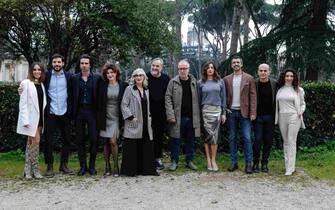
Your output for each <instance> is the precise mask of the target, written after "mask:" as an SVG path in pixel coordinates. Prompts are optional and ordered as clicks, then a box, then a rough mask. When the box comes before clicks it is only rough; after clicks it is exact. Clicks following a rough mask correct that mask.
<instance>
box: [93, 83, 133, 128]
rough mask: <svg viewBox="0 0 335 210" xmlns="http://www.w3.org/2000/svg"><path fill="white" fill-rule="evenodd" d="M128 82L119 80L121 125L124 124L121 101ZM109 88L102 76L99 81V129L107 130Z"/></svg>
mask: <svg viewBox="0 0 335 210" xmlns="http://www.w3.org/2000/svg"><path fill="white" fill-rule="evenodd" d="M127 86H128V84H127V83H125V82H122V81H119V95H118V104H119V126H120V128H121V127H122V126H123V122H124V121H123V117H122V113H121V101H122V97H123V94H124V91H125V89H126V87H127ZM107 90H108V83H107V82H106V81H105V80H103V79H102V78H101V77H100V79H99V81H98V104H97V128H98V130H106V115H107Z"/></svg>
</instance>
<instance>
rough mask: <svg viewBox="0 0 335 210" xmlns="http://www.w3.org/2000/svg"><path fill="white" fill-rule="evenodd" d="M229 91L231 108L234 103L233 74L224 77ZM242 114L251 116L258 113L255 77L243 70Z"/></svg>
mask: <svg viewBox="0 0 335 210" xmlns="http://www.w3.org/2000/svg"><path fill="white" fill-rule="evenodd" d="M223 80H224V82H225V84H226V91H227V108H228V110H231V105H232V103H233V74H230V75H228V76H225V77H224V78H223ZM240 94H241V99H240V100H241V104H240V107H241V115H242V116H243V117H244V118H250V115H254V116H255V117H256V115H257V94H256V85H255V80H254V78H253V77H252V76H251V75H250V74H247V73H245V72H242V79H241V91H240Z"/></svg>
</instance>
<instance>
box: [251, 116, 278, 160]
mask: <svg viewBox="0 0 335 210" xmlns="http://www.w3.org/2000/svg"><path fill="white" fill-rule="evenodd" d="M254 125H255V127H254V130H255V142H254V145H253V152H254V163H259V159H260V155H261V150H262V161H261V163H262V165H264V164H267V163H268V160H269V156H270V151H271V147H272V141H273V130H274V121H273V116H272V115H260V116H257V119H256V120H255V124H254Z"/></svg>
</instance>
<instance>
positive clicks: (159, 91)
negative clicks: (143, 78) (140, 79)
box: [147, 72, 170, 123]
mask: <svg viewBox="0 0 335 210" xmlns="http://www.w3.org/2000/svg"><path fill="white" fill-rule="evenodd" d="M147 77H148V89H149V92H150V94H149V101H150V112H151V115H152V118H153V120H155V121H157V120H159V121H160V122H161V123H165V121H166V114H165V92H166V89H167V86H168V84H169V81H170V78H169V76H168V75H166V74H163V73H161V76H160V77H158V78H157V77H154V76H152V74H151V73H150V72H148V73H147ZM154 118H155V119H154Z"/></svg>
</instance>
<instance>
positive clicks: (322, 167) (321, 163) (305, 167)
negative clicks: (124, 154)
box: [0, 150, 335, 181]
mask: <svg viewBox="0 0 335 210" xmlns="http://www.w3.org/2000/svg"><path fill="white" fill-rule="evenodd" d="M184 160H185V159H184V156H181V159H180V161H179V167H178V169H177V171H176V172H169V171H167V170H165V171H164V172H163V173H170V174H176V175H181V174H183V173H185V172H187V171H189V169H187V168H185V164H184V163H185V161H184ZM119 162H121V161H119ZM164 162H165V163H167V164H165V165H166V166H168V164H169V158H168V156H167V155H166V156H165V158H164ZM217 162H218V165H219V168H220V171H221V172H222V171H223V172H227V168H228V166H229V164H230V158H229V154H226V153H224V154H219V155H218V157H217ZM194 163H195V164H196V165H197V166H198V167H199V172H206V171H207V165H206V160H205V157H204V155H203V154H201V153H198V154H196V156H195V159H194ZM296 166H297V171H303V172H304V174H306V175H307V176H309V177H311V178H313V179H316V180H332V181H334V180H335V151H333V150H320V151H317V150H316V151H314V150H313V151H312V152H310V151H309V152H306V151H299V152H298V155H297V164H296ZM23 167H24V153H23V152H21V151H14V152H8V153H0V179H1V178H2V179H19V178H21V177H22V173H23ZM58 167H59V155H58V154H55V163H54V170H55V171H56V172H57V173H58ZM69 167H70V168H71V169H73V170H74V171H75V172H76V171H77V170H78V169H79V163H78V158H77V155H76V154H72V155H71V156H70V160H69ZM96 168H97V171H98V176H102V175H103V173H104V160H103V156H102V154H101V153H99V154H98V157H97V161H96ZM40 169H41V172H42V173H44V172H45V169H46V165H45V164H44V160H43V155H42V154H41V155H40ZM269 169H270V172H269V174H268V176H275V177H282V176H283V174H284V172H285V171H284V160H283V153H282V151H273V152H272V154H271V158H270V162H269ZM238 170H239V171H241V172H243V171H244V161H243V155H242V154H239V169H238ZM252 176H254V177H262V176H266V174H263V173H259V174H254V175H252Z"/></svg>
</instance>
